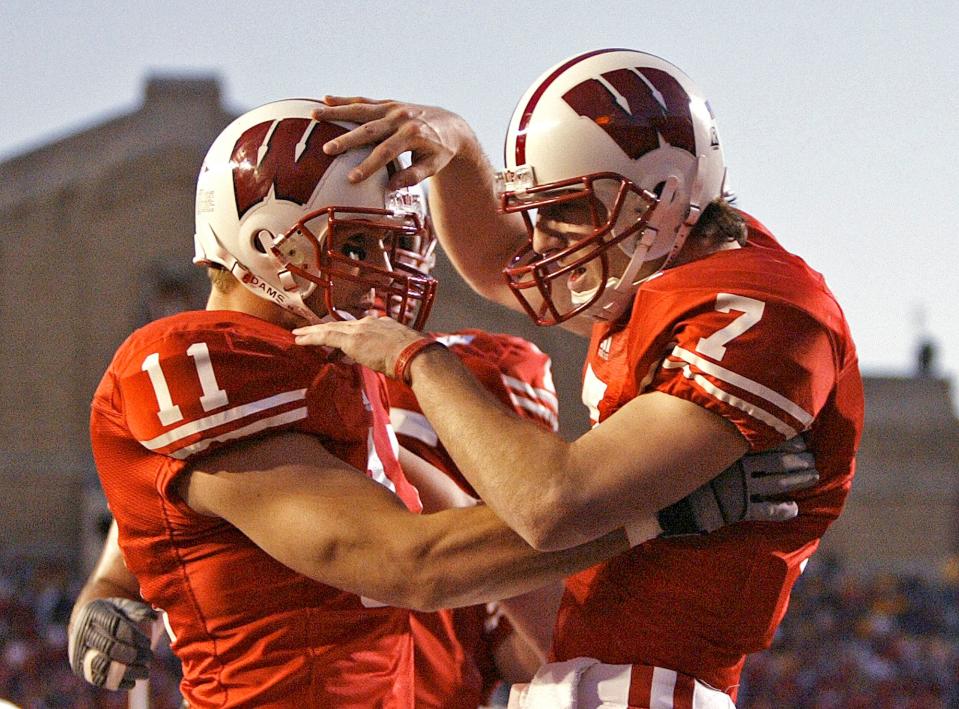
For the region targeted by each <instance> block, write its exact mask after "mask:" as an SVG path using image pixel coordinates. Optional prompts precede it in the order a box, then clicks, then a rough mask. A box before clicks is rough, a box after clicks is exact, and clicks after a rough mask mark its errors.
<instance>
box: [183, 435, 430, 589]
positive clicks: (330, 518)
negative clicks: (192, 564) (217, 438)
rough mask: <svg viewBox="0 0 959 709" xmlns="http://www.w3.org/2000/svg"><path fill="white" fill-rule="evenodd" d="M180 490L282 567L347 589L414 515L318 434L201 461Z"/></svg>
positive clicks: (359, 583)
mask: <svg viewBox="0 0 959 709" xmlns="http://www.w3.org/2000/svg"><path fill="white" fill-rule="evenodd" d="M178 489H179V491H180V494H181V496H182V497H183V499H184V501H185V502H186V503H187V504H188V505H189V506H190V507H191V508H192V509H194V510H195V511H196V512H199V513H200V514H205V515H211V516H217V517H221V518H223V519H225V520H226V521H228V522H230V523H231V524H232V525H234V526H235V527H237V528H238V529H239V530H240V531H242V532H243V533H244V534H245V535H246V536H248V537H249V538H250V539H251V540H252V541H253V542H254V543H255V544H256V545H257V546H259V547H260V548H261V549H263V550H264V551H265V552H266V553H268V554H269V555H270V556H272V557H274V558H275V559H277V560H278V561H280V562H281V563H283V564H285V565H286V566H288V567H290V568H291V569H293V570H295V571H298V572H299V573H302V574H304V575H306V576H309V577H311V578H313V579H315V580H318V581H321V582H323V583H327V584H330V585H333V586H337V587H338V588H342V589H344V590H348V591H357V590H359V589H360V588H366V586H365V582H364V572H363V568H362V566H363V565H364V564H367V565H368V564H373V565H375V564H377V563H378V562H382V561H383V559H382V558H381V557H383V556H388V555H389V554H390V551H389V547H390V543H389V540H390V539H391V536H390V535H394V536H395V535H398V534H402V526H403V524H402V522H403V521H404V520H405V519H406V518H408V517H410V516H411V515H410V513H409V512H408V511H407V510H406V508H405V506H404V505H403V504H402V502H401V501H400V500H399V498H398V497H396V496H395V495H393V494H392V493H391V492H389V491H388V490H387V489H386V488H384V487H383V486H381V485H379V484H377V483H375V482H373V481H372V480H370V479H369V478H368V477H367V476H366V475H365V474H364V473H363V472H361V471H359V470H357V469H355V468H352V467H350V466H349V465H347V464H346V463H344V462H342V461H341V460H339V459H338V458H336V457H335V456H333V455H331V454H330V453H329V452H328V451H327V450H326V449H325V448H324V447H323V446H322V444H321V443H320V441H319V440H318V439H316V438H315V437H313V436H309V435H306V434H300V433H284V434H277V435H274V436H269V437H265V438H261V439H257V440H255V441H249V442H246V443H244V444H243V445H239V446H232V447H230V448H226V449H223V450H221V451H217V452H215V453H213V454H210V455H208V456H205V457H204V458H202V459H201V460H198V461H197V462H196V463H195V464H194V466H193V468H192V470H191V472H189V473H187V474H186V475H184V477H183V479H182V480H181V482H180V484H179V486H178Z"/></svg>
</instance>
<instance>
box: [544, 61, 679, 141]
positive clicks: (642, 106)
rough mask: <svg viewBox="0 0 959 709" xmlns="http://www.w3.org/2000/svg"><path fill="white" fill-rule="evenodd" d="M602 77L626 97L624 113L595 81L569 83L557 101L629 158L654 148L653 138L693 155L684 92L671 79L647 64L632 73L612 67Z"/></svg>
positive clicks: (628, 70)
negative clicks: (596, 128)
mask: <svg viewBox="0 0 959 709" xmlns="http://www.w3.org/2000/svg"><path fill="white" fill-rule="evenodd" d="M637 72H639V73H637ZM602 76H603V78H604V79H605V80H606V81H607V82H608V83H609V85H610V86H612V87H613V88H614V89H616V91H617V92H619V95H620V96H622V97H623V98H624V99H626V103H627V105H628V106H629V112H627V111H625V110H623V107H622V106H621V105H620V104H619V103H618V102H617V100H616V97H615V96H614V95H613V93H612V92H611V91H610V90H609V89H607V88H606V87H605V86H604V85H603V84H602V83H601V82H600V81H598V80H597V79H589V80H588V81H584V82H583V83H581V84H579V85H577V86H574V87H573V88H572V89H570V90H569V91H567V92H566V93H565V94H563V99H564V100H565V101H566V103H568V104H569V105H570V106H571V107H572V108H573V110H574V111H576V112H577V113H578V114H579V115H581V116H584V117H586V118H589V119H591V120H593V121H594V122H595V123H596V125H598V126H599V127H600V128H602V129H603V130H604V131H606V133H607V134H608V135H609V137H610V138H612V139H613V140H615V141H616V144H617V145H618V146H619V147H620V148H622V150H623V152H625V153H626V154H627V155H628V156H629V157H631V158H632V159H633V160H636V159H637V158H640V157H642V156H643V155H645V154H646V153H648V152H650V151H652V150H655V149H657V148H658V147H659V136H662V137H663V140H664V141H665V142H666V143H668V144H669V145H673V146H675V147H677V148H682V149H683V150H688V151H689V152H690V153H692V154H693V155H695V154H696V136H695V133H694V132H693V117H692V115H691V114H690V110H689V94H687V93H686V91H685V90H684V89H683V87H682V86H681V85H680V84H679V82H678V81H676V79H675V78H674V77H672V76H670V75H669V74H667V73H666V72H665V71H661V70H659V69H651V68H648V67H647V68H644V69H639V68H637V69H636V71H632V70H630V69H616V70H615V71H610V72H607V73H605V74H603V75H602ZM644 79H645V81H644ZM654 89H655V91H656V92H657V93H658V94H659V98H657V96H656V94H655V93H653V90H654Z"/></svg>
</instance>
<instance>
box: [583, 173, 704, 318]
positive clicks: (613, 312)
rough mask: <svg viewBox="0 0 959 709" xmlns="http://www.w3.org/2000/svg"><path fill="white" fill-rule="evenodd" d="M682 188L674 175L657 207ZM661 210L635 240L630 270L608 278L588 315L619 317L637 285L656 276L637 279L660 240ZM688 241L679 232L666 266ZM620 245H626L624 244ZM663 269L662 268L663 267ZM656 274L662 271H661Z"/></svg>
mask: <svg viewBox="0 0 959 709" xmlns="http://www.w3.org/2000/svg"><path fill="white" fill-rule="evenodd" d="M678 187H679V179H678V178H676V177H675V176H672V175H670V176H669V177H668V178H667V179H666V183H665V185H664V186H663V191H662V193H661V194H660V196H659V198H658V200H657V206H658V205H660V204H662V205H668V204H670V202H672V201H673V198H674V197H675V196H676V190H677V189H678ZM658 211H659V210H658V209H657V208H655V207H654V208H653V210H652V214H650V220H649V221H648V222H647V223H646V226H645V227H644V228H643V230H642V232H640V234H639V237H638V239H636V241H635V245H634V246H633V250H632V253H631V254H630V259H629V263H628V264H627V265H626V269H625V270H624V271H623V273H622V275H621V276H619V278H610V279H608V280H607V281H606V289H605V290H604V291H603V294H602V296H600V298H599V300H598V301H597V302H596V303H595V304H594V305H593V307H592V308H590V309H589V310H587V311H586V314H587V315H589V316H590V317H592V318H594V319H596V320H607V321H608V320H615V319H616V318H618V317H619V316H620V315H622V314H623V313H624V312H625V311H626V308H628V307H629V304H630V303H631V302H632V300H633V296H634V295H635V293H636V287H637V286H638V285H639V284H640V283H642V282H643V281H646V280H648V279H650V278H652V277H653V276H654V275H656V274H650V275H649V276H647V277H646V278H644V279H642V281H637V280H636V274H637V273H639V271H640V270H641V269H642V267H643V266H644V265H645V264H646V256H647V254H648V253H649V250H650V249H651V248H652V246H653V244H655V243H656V240H657V239H658V238H659V232H660V229H661V228H662V226H663V224H662V222H663V220H664V216H663V212H660V213H659V214H657V212H658ZM664 211H665V210H664ZM685 240H686V239H685V234H684V235H683V238H682V239H680V238H679V234H677V237H676V241H677V242H679V244H678V246H677V244H676V243H675V242H674V244H673V246H672V248H671V250H670V253H669V256H667V257H666V261H665V262H664V263H663V267H665V266H666V264H667V263H669V261H670V260H672V258H673V256H675V254H676V253H678V252H679V249H681V248H682V242H684V241H685ZM620 248H622V246H620ZM627 253H628V252H627ZM659 270H662V268H661V269H659ZM656 273H659V271H657V272H656ZM597 288H598V286H597ZM594 292H595V291H594ZM591 295H592V294H591Z"/></svg>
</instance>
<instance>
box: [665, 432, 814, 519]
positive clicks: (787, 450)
mask: <svg viewBox="0 0 959 709" xmlns="http://www.w3.org/2000/svg"><path fill="white" fill-rule="evenodd" d="M818 481H819V471H817V470H816V461H815V458H814V457H813V454H812V453H810V452H809V450H808V448H807V447H806V442H805V440H804V439H803V437H802V436H796V437H795V438H792V439H790V440H788V441H786V442H784V443H783V444H782V445H780V446H779V447H778V448H775V449H773V450H769V451H764V452H762V453H750V454H748V455H745V456H743V457H742V458H740V459H739V460H738V461H736V462H735V463H733V464H732V465H731V466H730V467H728V468H727V469H726V470H724V471H723V472H722V473H720V474H719V475H718V476H717V477H715V478H713V479H712V480H711V481H710V482H708V483H706V484H705V485H703V486H702V487H700V488H698V489H697V490H694V491H693V492H692V493H690V494H689V495H687V496H686V497H685V498H683V499H682V500H680V501H679V502H677V503H675V504H673V505H670V506H669V507H667V508H666V509H663V510H660V512H659V524H660V526H661V527H662V528H663V530H664V536H674V535H677V534H702V533H705V532H712V531H715V530H717V529H719V528H720V527H724V526H726V525H727V524H733V523H735V522H742V521H744V520H753V521H767V522H782V521H786V520H790V519H792V518H793V517H795V516H796V515H797V514H799V506H798V505H797V504H796V502H795V500H790V499H785V500H784V499H783V498H782V496H783V495H788V494H789V493H793V492H798V491H799V490H805V489H806V488H809V487H812V486H813V485H815V484H816V483H817V482H818Z"/></svg>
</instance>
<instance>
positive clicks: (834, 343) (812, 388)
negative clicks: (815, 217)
mask: <svg viewBox="0 0 959 709" xmlns="http://www.w3.org/2000/svg"><path fill="white" fill-rule="evenodd" d="M746 219H747V225H748V228H749V243H748V244H747V246H745V247H744V248H741V249H734V250H727V251H720V252H718V253H715V254H712V255H710V256H708V257H706V258H703V259H701V260H697V261H693V262H690V263H687V264H684V265H681V266H677V267H675V268H671V269H668V270H666V271H665V272H663V273H662V274H661V275H659V276H657V277H655V278H652V279H650V280H649V281H647V282H645V283H644V284H643V285H642V286H641V287H640V288H639V290H638V292H637V293H636V297H635V301H634V304H633V308H632V311H631V315H629V321H628V322H626V323H620V324H618V325H617V324H598V325H596V326H595V328H594V331H593V337H592V341H591V343H590V350H589V355H588V360H587V363H586V367H585V370H584V371H585V374H584V386H583V400H584V402H585V403H586V404H587V406H588V407H589V408H590V411H591V413H592V416H593V420H594V423H596V422H597V421H603V420H605V419H606V418H608V417H609V416H611V415H612V414H613V413H614V412H616V411H617V410H618V409H619V408H620V407H622V406H624V405H625V404H627V403H628V402H629V401H631V400H632V399H634V398H636V397H637V396H640V395H642V394H644V393H647V392H652V391H660V392H664V393H667V394H670V395H672V396H677V397H681V398H683V399H687V400H689V401H692V402H694V403H696V404H698V405H700V406H703V407H705V408H706V409H708V410H709V411H713V412H715V413H717V414H719V415H720V416H723V417H724V418H726V419H728V420H729V421H731V422H732V423H733V424H735V425H736V427H737V428H738V429H739V431H740V432H741V433H742V435H743V436H744V437H745V439H746V440H747V441H748V442H749V446H750V450H752V451H760V450H764V449H768V448H772V447H774V446H776V445H777V444H778V443H780V442H781V441H784V440H786V439H788V438H791V437H793V436H795V435H797V434H798V433H800V432H805V435H806V439H807V441H808V444H809V447H810V449H811V450H812V452H813V453H814V454H815V457H816V464H817V468H818V470H819V472H820V476H821V479H820V482H819V483H818V484H817V485H816V486H815V487H814V488H812V489H811V490H808V491H804V492H801V493H796V494H795V495H793V497H794V498H795V499H796V500H797V501H798V502H799V516H798V517H797V518H796V519H794V520H792V521H790V522H787V523H769V522H766V523H759V522H744V523H740V524H735V525H732V526H729V527H726V528H724V529H722V530H720V531H718V532H714V533H712V534H709V535H707V536H695V537H681V538H673V539H654V540H651V541H649V542H646V543H645V544H642V545H640V546H638V547H635V548H634V549H632V550H631V551H629V552H627V553H625V554H622V555H621V556H618V557H616V558H613V559H611V560H609V561H607V562H605V563H602V564H599V565H597V566H594V567H592V568H590V569H587V570H585V571H583V572H581V573H579V574H576V575H574V576H572V577H570V578H569V579H568V580H567V584H566V594H565V596H564V599H563V605H562V607H561V609H560V614H559V619H558V623H557V629H556V635H555V641H554V648H553V655H554V658H555V659H556V660H560V661H564V660H571V659H573V658H577V657H591V658H596V659H598V660H600V661H601V662H603V663H607V664H613V665H616V664H633V665H638V666H640V665H641V666H647V667H660V668H669V669H670V670H675V671H677V672H679V673H681V675H686V676H689V677H694V678H696V679H698V680H700V681H701V682H704V683H706V684H708V685H710V686H712V687H716V688H718V689H721V690H723V691H725V692H727V693H729V694H730V695H731V696H732V697H733V698H735V690H736V686H737V684H738V681H739V674H740V671H741V669H742V666H743V662H744V660H745V656H746V654H747V653H751V652H755V651H757V650H761V649H763V648H765V647H767V646H768V645H769V643H770V642H771V640H772V637H773V633H774V631H775V629H776V627H777V625H778V624H779V622H780V621H781V620H782V617H783V615H784V613H785V612H786V606H787V603H788V600H789V592H790V590H791V588H792V586H793V583H794V582H795V580H796V578H797V577H798V576H799V574H800V572H801V571H802V568H803V566H804V564H805V562H806V560H807V559H808V558H809V557H810V555H811V554H812V553H813V552H814V551H815V549H816V547H817V546H818V544H819V538H820V537H821V536H822V534H823V532H825V530H826V528H827V527H828V526H829V524H830V523H831V522H832V521H833V520H834V519H836V517H838V516H839V513H840V511H841V510H842V507H843V501H844V500H845V498H846V495H847V493H848V492H849V488H850V484H851V482H852V477H853V472H854V455H855V452H856V449H857V447H858V444H859V438H860V433H861V430H862V417H863V399H862V383H861V379H860V375H859V371H858V364H857V358H856V350H855V347H854V345H853V342H852V340H851V338H850V334H849V330H848V327H847V324H846V321H845V319H844V317H843V314H842V311H841V310H840V308H839V306H838V305H837V303H836V301H835V299H834V298H833V296H832V294H831V293H830V292H829V290H828V289H827V287H826V285H825V283H824V282H823V279H822V277H821V276H820V275H819V274H818V273H816V272H815V271H813V270H812V269H810V268H809V267H808V266H807V265H806V263H805V262H804V261H802V260H801V259H800V258H798V257H796V256H794V255H792V254H790V253H788V252H786V251H785V250H784V249H783V248H782V247H781V246H779V244H778V243H777V242H776V241H775V240H774V239H773V237H772V236H771V235H770V234H769V233H768V232H767V231H766V229H765V228H764V227H763V226H762V225H761V224H759V223H758V222H756V221H755V220H753V219H752V218H750V217H748V216H747V217H746ZM646 674H648V675H649V680H650V683H651V684H650V686H651V689H650V690H648V691H646V692H645V694H646V695H649V692H650V691H652V690H653V689H656V688H655V687H652V684H653V683H652V672H648V673H646ZM638 675H642V676H645V675H643V673H642V672H639V673H638ZM676 686H677V690H676V691H680V689H678V688H679V686H680V685H679V684H677V685H676ZM656 691H662V687H659V688H658V689H656ZM670 691H672V690H670ZM682 691H683V692H685V690H682ZM640 693H642V692H641V691H640V688H638V687H633V688H632V689H631V691H630V696H631V697H633V698H635V697H637V696H638V695H639V694H640ZM684 696H685V694H684ZM645 701H648V700H645ZM642 706H647V705H645V704H644V705H642ZM655 706H660V705H659V704H656V705H655ZM663 706H671V705H669V704H663ZM676 706H677V707H682V706H687V704H683V703H681V702H677V704H676Z"/></svg>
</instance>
